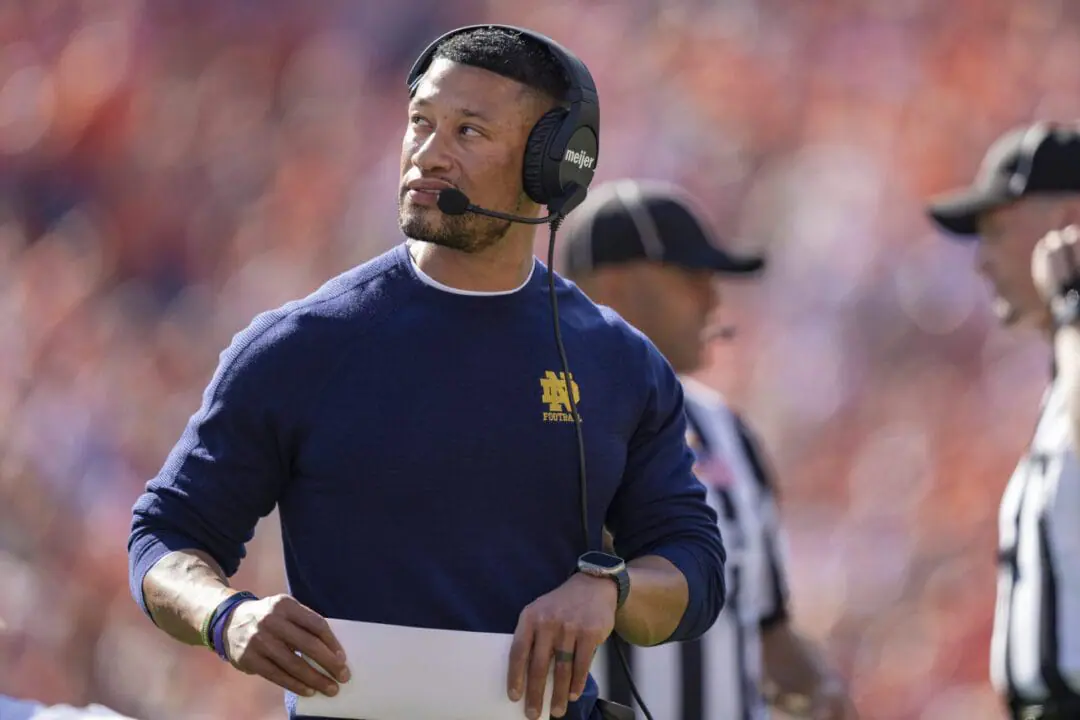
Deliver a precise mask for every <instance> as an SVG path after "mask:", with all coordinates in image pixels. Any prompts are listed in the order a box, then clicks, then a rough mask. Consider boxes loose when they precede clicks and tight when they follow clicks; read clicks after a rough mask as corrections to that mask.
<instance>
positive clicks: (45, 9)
mask: <svg viewBox="0 0 1080 720" xmlns="http://www.w3.org/2000/svg"><path fill="white" fill-rule="evenodd" d="M1078 20H1080V6H1077V5H1075V4H1073V3H1066V2H1065V1H1064V0H1028V1H1027V2H1023V3H1017V2H1012V0H950V2H936V1H935V0H815V2H803V1H801V0H655V1H653V0H634V1H631V0H610V1H608V2H604V1H602V0H551V1H548V2H543V3H525V2H516V1H515V0H454V1H453V2H444V1H442V0H399V1H398V2H394V3H387V2H375V1H374V0H352V1H347V0H317V1H313V2H295V1H292V0H83V1H81V2H80V1H79V0H6V1H4V2H0V692H2V693H7V694H12V695H16V696H21V697H34V698H37V699H41V700H46V701H50V702H68V703H76V704H79V703H87V702H100V703H104V704H106V705H110V706H112V707H114V708H115V709H117V710H120V711H122V712H125V713H127V714H131V715H134V716H138V717H142V718H154V719H158V718H161V719H166V718H225V717H230V718H232V717H237V718H239V717H243V718H252V719H257V718H263V717H266V718H270V717H281V716H282V710H281V702H282V696H281V694H280V693H279V692H278V691H276V690H275V689H274V688H273V687H271V686H269V685H268V684H266V683H265V682H263V681H259V680H255V679H253V678H249V677H247V676H243V675H241V674H240V673H238V672H235V671H231V670H229V671H225V670H223V667H222V664H221V662H220V661H219V660H218V659H217V658H216V657H214V656H213V654H212V653H210V652H209V651H207V650H205V649H198V648H189V647H184V646H181V645H179V644H177V643H174V642H173V641H171V640H169V639H168V638H166V637H165V636H164V635H163V634H162V633H160V632H158V631H157V630H155V629H154V627H153V626H152V624H151V623H150V621H149V620H148V619H147V618H146V617H144V616H143V615H142V614H141V613H140V611H139V609H138V608H137V606H136V605H135V603H134V602H133V601H132V599H131V597H130V594H129V590H128V581H127V558H126V548H125V541H126V536H127V529H128V524H129V518H130V515H129V513H130V508H131V504H132V503H133V501H134V500H135V497H136V496H137V494H138V493H139V492H140V490H141V488H142V486H143V484H144V483H145V482H146V480H147V479H149V478H150V477H152V476H153V475H154V474H155V473H156V472H157V470H158V469H159V467H160V465H161V463H162V461H163V460H164V458H165V455H166V454H167V452H168V451H169V449H170V448H171V446H172V444H173V443H174V442H175V440H176V439H177V437H178V436H179V434H180V432H181V430H182V428H183V425H184V424H185V422H186V420H187V418H188V416H189V415H190V414H191V413H192V412H193V411H194V410H195V409H196V408H197V407H198V404H199V402H200V399H201V397H200V396H201V392H202V389H203V387H204V386H205V384H206V382H207V381H208V379H209V377H210V374H211V372H212V371H213V368H214V366H215V364H216V362H217V358H218V353H219V352H220V351H221V349H222V348H223V347H225V345H227V343H228V342H229V339H230V338H231V336H232V334H233V333H235V332H236V331H238V330H239V329H241V328H242V327H243V326H245V325H246V324H247V322H248V321H249V320H250V319H251V317H252V316H253V315H255V314H256V313H258V312H260V311H262V310H264V309H268V308H271V307H274V306H277V305H279V304H281V303H283V302H285V301H287V300H289V299H292V298H295V297H299V296H302V295H305V294H307V293H308V292H310V291H312V290H314V289H315V288H316V287H317V286H318V285H320V284H321V283H322V282H323V281H324V280H325V279H327V278H329V277H331V276H333V275H335V274H337V273H338V272H341V271H343V270H345V269H347V268H348V267H350V266H352V265H355V264H357V263H360V262H363V261H364V260H366V259H368V258H370V257H372V256H374V255H376V254H378V253H379V252H381V251H383V250H385V249H388V248H389V247H391V246H392V245H394V244H396V243H398V242H399V241H400V240H401V237H400V235H399V233H398V229H397V223H396V206H395V198H396V187H397V180H398V162H399V147H400V137H401V133H402V131H403V127H404V121H405V105H406V102H407V100H406V93H405V87H404V77H405V75H406V72H407V70H408V68H409V66H410V64H411V62H412V60H413V59H414V58H415V56H416V54H417V53H418V52H419V51H420V50H421V49H422V47H423V46H424V45H425V44H426V43H427V42H428V41H429V40H431V39H432V38H433V37H434V36H436V35H437V34H438V33H440V32H442V31H445V30H448V29H450V28H452V27H455V26H457V25H462V24H467V23H472V22H483V21H495V22H502V23H511V24H519V25H525V26H528V27H531V28H533V29H536V30H539V31H541V32H544V33H546V34H549V35H551V36H552V37H554V38H555V39H557V40H559V41H560V42H562V43H564V44H565V45H567V46H568V47H569V48H571V49H573V50H574V51H576V52H577V53H578V54H579V55H580V56H581V57H582V58H583V59H584V60H585V62H586V63H587V64H588V65H589V67H590V69H591V70H592V72H593V75H594V77H595V79H596V81H597V83H598V87H599V91H600V96H601V99H602V120H603V125H602V127H603V131H602V139H601V145H600V163H599V173H598V176H597V181H598V182H599V181H601V180H605V179H611V178H616V177H622V176H634V177H648V178H660V179H667V180H672V181H675V182H678V183H680V184H682V185H684V186H686V187H687V188H689V189H690V190H691V191H692V192H693V193H694V194H695V195H697V196H698V197H699V199H700V200H702V201H703V203H704V204H705V206H706V208H707V210H708V213H709V215H710V219H711V220H712V221H713V222H714V224H715V226H716V228H717V229H718V230H719V231H720V233H721V234H722V235H723V236H724V237H725V238H727V239H728V240H729V241H730V242H731V243H732V244H733V245H735V246H738V247H741V248H750V247H753V248H760V249H763V250H765V251H766V252H767V253H768V254H769V255H770V257H771V260H772V263H771V266H770V271H769V273H768V274H767V276H766V278H765V279H764V280H763V281H762V282H760V283H757V284H752V285H743V286H738V287H732V288H730V291H729V292H728V294H727V295H726V301H727V304H726V309H727V310H728V311H729V312H730V317H731V318H732V319H733V320H735V321H736V322H737V325H738V334H737V336H736V338H735V340H734V341H732V342H728V343H722V344H719V345H718V346H717V347H715V348H713V355H712V361H711V363H710V366H709V369H708V370H707V371H706V372H704V373H702V376H701V377H702V379H703V380H705V381H706V382H708V383H710V384H711V385H713V386H714V387H716V388H718V389H720V390H721V391H722V392H724V393H725V394H726V395H727V396H728V397H729V398H730V399H731V400H732V401H733V402H734V403H735V404H736V405H738V406H739V407H741V408H743V409H744V410H745V411H746V412H747V414H748V415H749V417H750V418H751V419H752V421H753V423H754V424H755V426H756V427H757V428H758V430H759V433H760V434H761V436H762V438H763V440H764V442H765V443H766V445H767V446H768V448H769V449H770V450H771V452H772V454H773V456H774V459H775V466H776V471H777V473H778V476H779V478H780V483H779V484H780V489H781V500H782V505H783V512H784V517H785V519H786V522H787V523H788V528H789V540H790V548H789V550H790V556H791V565H792V568H793V592H794V597H795V602H794V613H795V618H796V622H797V624H798V625H799V626H801V627H802V628H803V629H805V630H806V631H807V632H809V633H810V634H812V635H815V636H817V637H820V638H822V639H823V640H824V641H825V643H826V645H827V647H828V648H829V650H830V651H831V652H832V653H833V654H834V657H835V658H836V660H837V664H838V666H839V667H840V668H841V669H842V671H843V673H844V675H845V677H846V678H847V679H848V681H849V682H850V683H851V685H852V690H853V694H854V696H855V698H856V700H857V703H858V705H859V707H860V709H861V711H862V714H863V717H866V718H870V719H872V720H939V719H945V718H957V717H964V718H976V717H992V716H995V715H996V713H997V704H996V700H995V698H994V697H993V695H992V693H991V692H990V690H989V688H988V683H987V659H986V656H987V649H988V643H989V628H990V622H991V614H992V604H993V583H994V574H995V559H994V558H995V551H994V548H995V528H996V507H997V502H998V499H999V496H1000V492H1001V489H1002V487H1003V486H1004V483H1005V481H1006V479H1007V477H1008V475H1009V473H1010V472H1011V469H1012V466H1013V464H1014V463H1015V462H1016V460H1017V458H1018V456H1019V454H1020V452H1021V451H1022V448H1023V447H1024V445H1025V444H1026V442H1027V439H1028V436H1029V434H1030V432H1031V429H1032V426H1033V421H1034V417H1035V413H1036V410H1037V405H1038V401H1039V394H1040V391H1041V388H1042V386H1043V383H1044V381H1045V379H1046V377H1047V372H1048V369H1049V354H1048V352H1047V350H1046V348H1045V347H1043V346H1042V345H1041V344H1040V343H1039V341H1038V338H1037V337H1035V336H1031V335H1027V336H1025V335H1015V334H1014V335H1008V334H1006V333H1005V332H1003V331H1002V330H1000V329H998V328H997V327H996V326H995V321H994V319H993V317H992V316H991V314H990V312H989V304H988V298H987V293H986V291H985V289H984V287H983V285H982V283H981V282H980V281H979V280H978V279H977V278H976V277H975V276H974V274H973V271H972V261H973V251H972V249H971V248H970V247H969V246H966V245H963V244H960V243H953V242H949V241H946V240H943V239H942V238H941V237H939V236H938V235H936V234H935V233H934V232H933V230H932V228H931V227H930V225H929V224H928V223H927V222H926V220H925V219H924V216H923V210H922V203H923V200H924V199H925V198H926V197H927V196H929V195H930V194H932V193H935V192H938V191H941V190H944V189H946V188H948V187H949V186H951V185H955V184H960V183H964V182H966V181H968V180H969V179H970V176H971V174H972V173H973V171H974V169H975V167H976V165H977V163H978V161H979V159H980V157H981V156H982V153H983V151H984V149H985V148H986V146H987V145H988V144H989V143H990V142H991V141H992V140H993V138H995V137H996V136H997V135H998V134H999V133H1001V132H1002V131H1004V130H1005V129H1007V128H1009V127H1012V126H1014V125H1017V124H1021V123H1024V122H1026V121H1028V120H1030V119H1033V118H1035V117H1041V118H1059V119H1071V118H1075V117H1077V116H1080V93H1078V92H1077V91H1078V89H1080V24H1078ZM545 244H546V234H544V236H543V237H541V236H540V234H538V237H537V249H538V251H542V252H545V253H546V247H545ZM544 257H545V259H546V255H544ZM284 381H286V380H285V379H283V382H284ZM237 583H238V584H241V585H243V586H244V587H247V588H250V589H252V590H253V591H255V592H257V593H260V594H268V593H273V592H279V591H282V590H283V589H284V579H283V572H282V568H281V562H280V539H279V536H278V532H277V528H276V525H275V519H274V517H273V516H271V517H269V518H267V520H266V521H264V522H263V523H262V524H261V525H260V528H259V532H258V534H257V537H256V539H255V541H253V542H252V543H251V545H250V546H249V556H248V559H247V561H246V562H245V564H244V567H243V568H242V570H241V572H240V575H239V576H238V578H237Z"/></svg>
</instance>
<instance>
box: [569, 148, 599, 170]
mask: <svg viewBox="0 0 1080 720" xmlns="http://www.w3.org/2000/svg"><path fill="white" fill-rule="evenodd" d="M565 159H566V160H567V161H568V162H571V163H573V164H574V165H577V166H578V167H579V168H581V169H582V170H591V169H592V166H593V163H595V162H596V158H594V157H592V156H590V155H589V154H588V153H587V152H585V151H584V150H570V149H567V151H566V157H565Z"/></svg>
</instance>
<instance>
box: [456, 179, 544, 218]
mask: <svg viewBox="0 0 1080 720" xmlns="http://www.w3.org/2000/svg"><path fill="white" fill-rule="evenodd" d="M438 205H439V209H440V210H442V211H443V212H444V213H446V214H447V215H464V214H465V213H467V212H471V213H476V214H477V215H487V216H488V217H493V218H498V219H499V220H509V221H510V222H516V223H525V224H526V225H543V224H544V223H549V222H551V221H552V220H554V219H555V218H556V215H554V214H550V213H549V214H548V215H546V216H544V217H542V218H531V217H522V216H521V215H510V214H509V213H501V212H496V211H495V210H486V209H484V208H482V207H480V206H479V205H473V204H472V203H471V202H469V196H468V195H466V194H465V193H463V192H461V191H460V190H458V189H457V188H447V189H446V190H440V191H439V201H438Z"/></svg>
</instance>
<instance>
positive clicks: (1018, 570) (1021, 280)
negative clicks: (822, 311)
mask: <svg viewBox="0 0 1080 720" xmlns="http://www.w3.org/2000/svg"><path fill="white" fill-rule="evenodd" d="M928 211H929V214H930V216H931V218H932V219H933V220H934V221H935V222H936V223H937V224H938V225H939V226H940V227H941V228H943V229H944V230H945V231H947V232H949V233H951V234H953V235H956V236H959V237H964V238H976V237H977V238H981V241H980V242H979V244H978V256H979V270H980V271H981V272H982V274H983V275H985V276H986V278H987V279H988V280H989V281H990V283H991V284H992V286H993V289H994V292H995V296H996V297H995V302H994V305H995V309H996V311H997V314H998V316H999V318H1000V319H1001V321H1002V322H1003V323H1004V324H1005V325H1024V326H1028V327H1032V328H1035V329H1037V330H1039V331H1041V332H1043V333H1044V334H1045V337H1046V338H1047V340H1049V342H1050V343H1051V344H1052V346H1053V350H1054V353H1053V354H1054V363H1053V372H1052V379H1051V382H1050V386H1049V388H1047V390H1046V392H1045V394H1044V395H1043V400H1042V408H1041V412H1040V416H1039V420H1038V423H1037V425H1036V427H1035V430H1034V434H1033V437H1032V440H1031V444H1030V445H1029V446H1028V449H1027V451H1026V452H1025V453H1024V456H1023V458H1022V459H1021V460H1020V463H1019V465H1018V466H1017V468H1016V470H1015V472H1014V473H1013V475H1012V478H1011V479H1010V480H1009V483H1008V485H1007V486H1006V489H1005V494H1004V496H1003V498H1002V501H1001V508H1000V513H999V526H1000V527H999V537H1000V540H999V555H998V557H999V572H998V589H997V605H996V611H995V615H994V633H993V639H992V642H991V649H990V673H991V680H992V682H993V685H994V688H995V689H996V690H997V691H998V692H999V693H1000V694H1001V696H1002V698H1003V700H1004V702H1005V703H1006V704H1007V707H1008V712H1009V715H1010V716H1011V717H1013V718H1024V719H1025V720H1028V719H1032V718H1043V719H1044V720H1054V719H1064V718H1080V562H1078V558H1080V555H1078V553H1080V466H1078V464H1077V447H1078V445H1077V436H1078V433H1077V427H1078V424H1080V396H1078V394H1077V393H1078V389H1080V320H1078V317H1080V314H1078V308H1080V294H1078V291H1080V271H1078V264H1077V259H1078V257H1080V249H1078V248H1077V233H1076V230H1075V227H1069V226H1071V225H1073V224H1074V223H1078V222H1080V133H1078V131H1077V129H1075V128H1073V127H1068V128H1065V127H1055V126H1052V125H1049V124H1041V123H1040V124H1035V125H1033V126H1031V127H1028V128H1020V129H1016V130H1013V131H1011V132H1009V133H1007V134H1005V135H1004V136H1002V137H1001V138H1000V139H998V141H997V142H995V143H994V144H993V146H992V147H991V148H990V149H989V151H988V152H987V154H986V157H985V159H984V160H983V163H982V167H981V169H980V171H979V173H978V176H977V178H976V180H975V183H974V185H973V186H972V187H971V188H968V189H964V190H959V191H955V192H953V193H950V194H949V195H946V196H943V197H940V198H937V199H935V200H934V201H932V202H931V204H930V206H929V208H928ZM1062 229H1064V230H1062Z"/></svg>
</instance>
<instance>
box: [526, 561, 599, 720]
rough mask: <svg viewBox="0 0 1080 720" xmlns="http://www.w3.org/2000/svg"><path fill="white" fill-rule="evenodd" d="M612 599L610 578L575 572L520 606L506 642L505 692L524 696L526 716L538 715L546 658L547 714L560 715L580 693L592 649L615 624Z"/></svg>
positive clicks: (544, 683)
mask: <svg viewBox="0 0 1080 720" xmlns="http://www.w3.org/2000/svg"><path fill="white" fill-rule="evenodd" d="M617 604H618V588H617V587H616V585H615V583H614V582H612V581H611V580H609V579H607V578H595V577H590V576H588V575H582V574H580V573H578V574H575V575H573V576H571V578H570V579H569V580H567V581H566V582H565V583H563V584H562V585H561V586H559V587H558V588H556V589H555V590H552V591H551V592H550V593H548V594H547V595H544V596H542V597H540V598H538V599H537V600H535V601H534V602H532V603H530V604H529V605H528V606H527V607H526V608H525V609H524V610H522V611H521V616H520V617H519V618H518V625H517V630H516V631H515V632H514V641H513V644H512V645H511V647H510V669H509V673H508V675H507V694H508V695H509V696H510V699H511V700H513V701H514V702H517V701H518V700H520V699H521V698H522V697H524V698H525V714H526V717H529V718H531V719H532V720H537V718H539V717H540V709H541V708H542V707H543V704H544V691H545V686H546V685H547V677H548V671H549V669H550V668H551V662H552V660H554V661H555V676H554V680H553V688H552V696H551V714H552V716H554V717H562V716H563V715H565V714H566V709H567V703H568V702H573V701H576V700H577V699H578V698H579V697H581V694H582V693H583V692H585V682H586V681H587V679H588V676H589V667H590V666H591V665H592V660H593V655H594V654H595V653H596V649H597V648H598V647H600V644H601V643H603V642H604V641H605V640H606V639H607V638H608V636H609V635H610V634H611V631H612V630H613V629H614V628H615V610H616V606H617Z"/></svg>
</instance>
